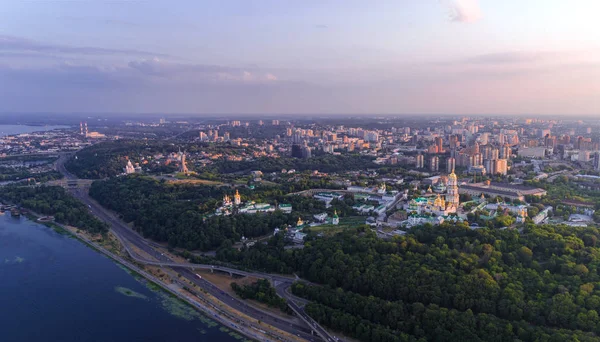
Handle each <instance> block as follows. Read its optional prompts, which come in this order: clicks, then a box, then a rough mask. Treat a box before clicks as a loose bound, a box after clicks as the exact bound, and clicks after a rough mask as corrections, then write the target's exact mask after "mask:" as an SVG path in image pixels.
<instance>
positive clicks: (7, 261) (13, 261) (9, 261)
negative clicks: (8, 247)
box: [4, 256, 25, 265]
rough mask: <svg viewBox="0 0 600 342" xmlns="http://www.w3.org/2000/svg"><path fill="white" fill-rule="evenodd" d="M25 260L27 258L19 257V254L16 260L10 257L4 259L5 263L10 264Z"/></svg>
mask: <svg viewBox="0 0 600 342" xmlns="http://www.w3.org/2000/svg"><path fill="white" fill-rule="evenodd" d="M23 261H25V259H24V258H21V257H19V256H16V257H15V259H14V260H10V259H8V258H6V259H4V263H5V264H10V265H15V264H20V263H22V262H23Z"/></svg>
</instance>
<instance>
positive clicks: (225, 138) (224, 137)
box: [223, 132, 229, 141]
mask: <svg viewBox="0 0 600 342" xmlns="http://www.w3.org/2000/svg"><path fill="white" fill-rule="evenodd" d="M223 140H224V141H229V132H225V134H223Z"/></svg>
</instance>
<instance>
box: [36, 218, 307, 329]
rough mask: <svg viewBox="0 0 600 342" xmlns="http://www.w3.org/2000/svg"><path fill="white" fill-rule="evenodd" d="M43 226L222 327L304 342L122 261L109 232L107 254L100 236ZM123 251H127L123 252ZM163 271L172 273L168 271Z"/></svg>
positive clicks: (186, 285)
mask: <svg viewBox="0 0 600 342" xmlns="http://www.w3.org/2000/svg"><path fill="white" fill-rule="evenodd" d="M30 215H31V219H33V220H35V219H36V217H35V216H34V214H33V213H30ZM46 225H47V226H51V227H52V228H53V229H55V230H57V231H59V232H60V233H63V234H64V233H66V234H70V235H71V236H73V237H75V238H76V239H78V240H79V241H81V242H83V243H84V244H86V245H88V246H89V247H91V248H92V249H95V250H96V251H98V252H100V253H101V254H104V255H105V256H107V257H109V258H110V259H112V260H114V261H115V262H117V263H119V264H121V265H122V266H124V267H126V268H128V269H129V270H130V271H131V272H133V274H134V275H136V276H139V277H143V278H145V279H146V280H147V281H149V282H151V283H152V284H154V285H155V286H157V287H160V288H161V289H162V290H163V291H165V292H166V293H169V294H170V295H173V296H175V297H177V298H178V299H180V300H182V301H183V302H184V303H185V304H186V305H190V306H191V307H193V308H194V309H196V310H198V311H200V312H201V313H203V314H205V315H208V316H212V318H213V319H215V320H216V321H218V322H219V323H220V324H222V325H223V326H224V327H230V328H231V329H233V330H235V331H237V332H239V333H241V334H243V335H244V336H246V337H248V338H251V339H256V340H260V341H304V340H303V339H299V338H297V337H296V336H294V335H292V334H289V333H287V332H284V331H281V330H279V329H277V328H274V327H271V326H268V327H267V326H264V323H262V322H261V321H260V320H258V319H255V318H253V317H249V316H246V315H244V314H242V313H240V312H237V311H235V310H233V309H231V308H230V307H228V306H227V305H226V304H224V303H222V302H220V301H219V300H218V299H217V298H214V297H212V296H211V295H210V294H208V293H205V292H204V291H197V289H195V287H196V286H195V285H194V284H192V283H189V282H187V283H186V282H185V279H183V281H182V279H178V277H177V276H176V274H175V275H172V276H171V277H165V275H166V274H164V272H163V273H162V274H157V272H156V271H157V270H158V271H159V272H160V269H159V268H156V269H152V270H147V269H146V268H147V266H146V265H136V264H134V263H137V262H136V261H135V260H132V261H128V260H126V259H125V258H129V255H128V254H127V253H131V251H129V250H128V247H126V246H124V242H123V241H121V240H120V239H119V238H118V237H117V236H115V235H113V234H112V233H111V232H109V233H108V234H107V237H108V240H110V241H111V242H110V243H108V246H110V251H109V250H108V249H107V243H106V240H107V239H106V238H102V237H101V236H100V235H91V234H89V233H87V232H85V231H82V230H80V229H78V228H76V227H70V226H65V225H61V224H58V223H47V224H46ZM122 247H123V248H122ZM123 250H126V251H127V252H126V253H123V252H122V251H123ZM165 270H169V271H171V272H172V270H171V269H169V268H167V269H165ZM159 277H160V278H159ZM225 329H226V328H225ZM270 331H273V332H270Z"/></svg>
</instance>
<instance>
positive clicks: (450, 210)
mask: <svg viewBox="0 0 600 342" xmlns="http://www.w3.org/2000/svg"><path fill="white" fill-rule="evenodd" d="M429 192H431V191H429ZM459 205H460V197H459V194H458V179H457V177H456V174H455V173H454V170H453V171H452V173H451V174H449V175H448V183H447V184H446V193H445V194H444V195H443V196H442V194H437V195H436V196H430V197H418V198H415V199H412V200H411V201H409V202H408V203H407V204H406V205H405V208H404V209H405V210H406V211H407V212H409V213H411V212H416V213H417V214H425V213H428V214H434V215H436V216H447V215H448V214H454V213H456V212H457V211H458V207H459Z"/></svg>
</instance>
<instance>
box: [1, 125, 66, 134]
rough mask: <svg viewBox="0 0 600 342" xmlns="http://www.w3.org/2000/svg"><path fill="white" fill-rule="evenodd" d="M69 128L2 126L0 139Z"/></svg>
mask: <svg viewBox="0 0 600 342" xmlns="http://www.w3.org/2000/svg"><path fill="white" fill-rule="evenodd" d="M68 127H69V126H26V125H0V137H4V136H7V135H15V134H22V133H32V132H41V131H51V130H54V129H60V128H68Z"/></svg>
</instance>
